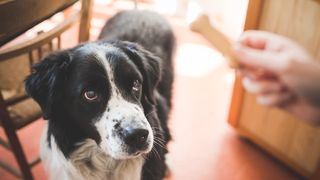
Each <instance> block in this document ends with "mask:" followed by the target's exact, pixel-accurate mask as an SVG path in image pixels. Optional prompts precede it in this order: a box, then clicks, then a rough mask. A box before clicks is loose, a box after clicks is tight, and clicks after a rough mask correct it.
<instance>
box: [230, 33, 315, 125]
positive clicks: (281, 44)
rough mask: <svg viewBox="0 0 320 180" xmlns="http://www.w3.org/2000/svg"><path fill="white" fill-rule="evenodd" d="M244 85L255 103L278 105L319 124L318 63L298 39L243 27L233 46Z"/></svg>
mask: <svg viewBox="0 0 320 180" xmlns="http://www.w3.org/2000/svg"><path fill="white" fill-rule="evenodd" d="M234 54H235V58H236V59H237V60H238V62H239V63H240V64H241V67H242V68H241V70H240V72H241V73H242V74H243V85H244V88H245V89H246V90H247V91H248V92H251V93H255V94H257V101H258V103H260V104H262V105H266V106H277V107H280V108H282V109H285V110H287V111H289V112H291V113H292V114H294V115H296V116H299V117H300V118H303V119H304V120H306V121H309V122H311V123H316V124H320V65H319V64H318V63H316V62H315V61H314V59H313V58H312V56H310V54H309V53H308V52H306V51H305V50H304V49H303V48H302V47H301V46H299V45H298V44H297V43H295V42H293V41H291V40H290V39H288V38H285V37H282V36H279V35H275V34H272V33H268V32H263V31H246V32H244V33H243V35H242V36H241V37H240V40H239V43H237V44H236V45H235V47H234Z"/></svg>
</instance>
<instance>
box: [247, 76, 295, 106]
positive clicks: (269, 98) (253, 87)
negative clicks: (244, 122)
mask: <svg viewBox="0 0 320 180" xmlns="http://www.w3.org/2000/svg"><path fill="white" fill-rule="evenodd" d="M242 83H243V86H244V88H245V89H246V90H247V91H248V92H250V93H253V94H256V95H257V102H258V103H259V104H261V105H264V106H283V105H285V104H287V103H288V102H290V101H291V99H292V97H293V95H292V93H290V92H289V91H287V89H286V88H285V86H284V85H283V84H281V83H280V82H279V81H276V80H267V79H264V80H257V81H256V80H252V79H250V78H248V77H244V78H243V80H242Z"/></svg>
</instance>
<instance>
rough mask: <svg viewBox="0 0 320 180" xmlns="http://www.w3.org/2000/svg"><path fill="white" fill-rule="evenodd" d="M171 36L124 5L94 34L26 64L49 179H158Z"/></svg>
mask: <svg viewBox="0 0 320 180" xmlns="http://www.w3.org/2000/svg"><path fill="white" fill-rule="evenodd" d="M174 48H175V37H174V33H173V31H172V29H171V27H170V25H169V23H168V22H167V21H166V20H165V19H164V18H163V17H161V16H160V15H159V14H157V13H154V12H150V11H138V10H132V11H123V12H120V13H118V14H116V15H115V16H113V17H112V18H111V19H109V20H108V21H107V23H106V24H105V26H104V27H103V29H102V32H101V34H100V36H99V39H98V40H97V41H95V42H88V43H84V44H80V45H78V46H76V47H74V48H71V49H67V50H62V51H58V52H54V53H53V54H50V55H49V56H47V57H46V58H44V59H43V60H42V61H40V62H39V63H38V64H36V65H34V66H33V70H32V73H31V74H30V75H29V76H28V77H27V78H26V80H25V87H26V92H27V93H28V94H29V95H30V96H31V97H32V98H33V99H34V100H35V101H36V102H37V103H38V104H39V105H40V107H41V109H42V112H43V117H44V119H45V120H47V121H46V122H47V123H46V126H45V129H44V133H43V135H42V137H41V143H40V144H41V145H40V157H41V159H42V162H43V164H44V167H45V169H46V171H48V175H49V179H52V180H55V179H72V180H73V179H76V180H81V179H83V180H91V179H93V180H96V179H97V180H100V179H104V180H106V179H107V180H140V179H142V180H160V179H163V178H164V177H165V174H166V171H167V166H166V164H165V155H166V153H167V149H166V148H167V147H166V146H167V143H168V142H169V141H170V139H171V136H170V132H169V128H168V125H167V121H168V115H169V112H170V108H171V106H172V105H171V96H172V95H171V94H172V93H171V89H172V83H173V79H174V77H173V65H172V58H173V53H174Z"/></svg>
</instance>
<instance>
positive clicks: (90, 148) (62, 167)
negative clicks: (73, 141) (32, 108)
mask: <svg viewBox="0 0 320 180" xmlns="http://www.w3.org/2000/svg"><path fill="white" fill-rule="evenodd" d="M50 141H51V142H50V143H51V148H49V146H48V143H47V127H46V128H45V129H44V132H43V135H42V138H41V145H40V151H41V153H40V156H41V159H42V161H43V164H44V167H45V169H46V171H47V172H48V175H49V179H50V180H56V179H59V180H81V179H83V180H91V179H92V180H100V179H101V180H102V179H103V180H140V179H141V171H142V167H143V164H144V159H143V157H138V158H134V159H126V160H115V159H113V158H111V157H109V156H108V155H106V154H105V153H104V152H102V151H101V150H100V148H99V147H98V146H97V144H96V143H95V141H93V140H91V139H87V140H85V141H84V142H82V143H81V144H79V148H77V149H76V150H75V151H74V152H73V153H72V154H71V156H70V158H68V159H66V158H65V157H64V156H63V154H62V152H61V151H60V149H59V148H58V147H57V144H56V142H55V140H54V138H53V137H50Z"/></svg>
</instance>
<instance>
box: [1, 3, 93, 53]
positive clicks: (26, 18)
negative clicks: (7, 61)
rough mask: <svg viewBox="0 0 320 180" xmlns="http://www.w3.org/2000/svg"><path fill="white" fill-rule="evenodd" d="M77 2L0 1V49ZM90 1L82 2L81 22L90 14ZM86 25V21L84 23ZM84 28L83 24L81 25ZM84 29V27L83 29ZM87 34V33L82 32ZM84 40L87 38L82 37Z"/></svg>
mask: <svg viewBox="0 0 320 180" xmlns="http://www.w3.org/2000/svg"><path fill="white" fill-rule="evenodd" d="M77 1H78V0H50V1H47V0H23V1H19V0H0V22H1V28H0V47H1V46H2V45H4V44H5V43H7V42H9V41H10V40H12V39H14V38H15V37H17V36H18V35H20V34H22V33H24V32H25V31H27V30H28V29H30V28H32V27H33V26H35V25H37V24H39V23H40V22H42V21H44V20H46V19H48V18H49V17H51V16H52V15H54V14H56V13H57V12H60V11H62V10H64V9H66V8H68V7H70V6H71V5H73V4H74V3H76V2H77ZM91 4H92V2H91V0H82V12H81V14H82V17H81V18H82V21H86V19H88V18H90V17H88V14H90V12H89V11H90V9H91V8H90V5H91ZM84 23H87V24H88V21H86V22H84ZM82 26H83V27H84V24H82ZM85 28H86V27H85ZM84 33H87V32H84ZM82 38H84V39H82V40H86V38H88V36H87V37H82Z"/></svg>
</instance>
